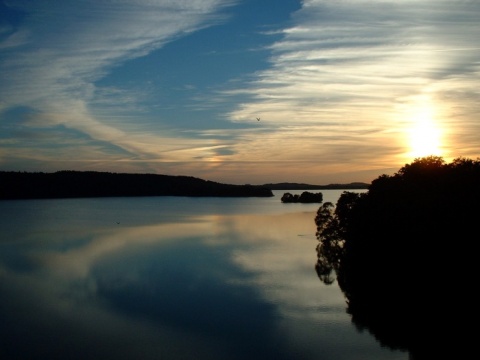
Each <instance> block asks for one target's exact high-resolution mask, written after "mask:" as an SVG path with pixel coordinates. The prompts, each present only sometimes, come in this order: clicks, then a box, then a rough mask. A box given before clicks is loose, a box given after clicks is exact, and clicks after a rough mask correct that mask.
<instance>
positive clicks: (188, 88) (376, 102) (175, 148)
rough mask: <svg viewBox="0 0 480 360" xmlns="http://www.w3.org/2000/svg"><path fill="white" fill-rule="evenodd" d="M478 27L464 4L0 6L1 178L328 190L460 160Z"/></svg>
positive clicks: (407, 0) (122, 0) (478, 129)
mask: <svg viewBox="0 0 480 360" xmlns="http://www.w3.org/2000/svg"><path fill="white" fill-rule="evenodd" d="M478 19H480V2H479V1H468V0H465V1H451V0H450V1H443V0H415V1H412V0H402V1H394V0H385V1H374V0H370V1H364V0H355V1H353V0H351V1H349V0H338V1H333V0H330V1H326V0H305V1H294V0H282V1H278V0H243V1H242V0H183V1H182V0H62V1H51V0H2V1H0V170H15V171H44V172H50V171H57V170H65V169H68V170H95V171H111V172H136V173H158V174H169V175H190V176H195V177H200V178H203V179H208V180H213V181H219V182H226V183H238V184H243V183H252V184H263V183H269V182H305V183H313V184H327V183H332V182H350V181H366V182H369V181H371V180H373V179H374V178H376V177H377V176H379V175H381V174H392V173H394V172H396V171H397V170H398V169H399V168H400V167H402V166H403V165H404V164H406V163H409V162H411V161H413V159H414V158H416V157H420V156H426V155H439V156H443V157H444V159H446V160H447V161H450V160H452V159H454V158H457V157H469V158H473V159H476V158H477V157H479V156H480V116H479V115H480V93H479V90H478V88H479V87H478V84H480V60H479V59H480V21H478ZM257 118H260V121H257Z"/></svg>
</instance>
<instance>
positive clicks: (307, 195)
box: [280, 191, 323, 203]
mask: <svg viewBox="0 0 480 360" xmlns="http://www.w3.org/2000/svg"><path fill="white" fill-rule="evenodd" d="M280 200H282V202H283V203H321V202H322V201H323V194H322V193H321V192H319V193H311V192H309V191H304V192H302V194H301V195H298V194H295V195H293V194H291V193H288V192H287V193H285V194H283V196H282V198H281V199H280Z"/></svg>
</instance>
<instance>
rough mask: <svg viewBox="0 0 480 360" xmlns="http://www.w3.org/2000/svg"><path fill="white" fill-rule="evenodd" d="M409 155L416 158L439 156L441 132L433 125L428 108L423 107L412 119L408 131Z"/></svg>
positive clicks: (430, 111) (440, 152) (440, 153)
mask: <svg viewBox="0 0 480 360" xmlns="http://www.w3.org/2000/svg"><path fill="white" fill-rule="evenodd" d="M409 150H410V152H409V155H410V157H413V158H417V157H423V156H429V155H437V156H441V155H442V151H441V132H440V129H439V127H438V126H437V124H436V123H435V121H434V119H433V116H432V110H431V108H430V107H424V108H422V109H421V110H420V111H418V113H417V114H416V115H415V116H414V117H413V119H412V125H411V128H410V130H409Z"/></svg>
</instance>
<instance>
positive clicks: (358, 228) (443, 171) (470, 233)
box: [315, 156, 480, 358]
mask: <svg viewBox="0 0 480 360" xmlns="http://www.w3.org/2000/svg"><path fill="white" fill-rule="evenodd" d="M479 185H480V161H479V160H478V159H477V160H476V161H474V160H471V159H466V158H458V159H455V160H454V161H453V162H451V163H450V164H447V163H446V162H445V161H444V160H443V158H441V157H435V156H430V157H425V158H419V159H415V160H414V161H413V163H411V164H407V165H405V166H404V167H402V168H401V169H400V170H399V171H398V172H397V173H396V174H394V175H393V176H387V175H382V176H380V177H378V178H377V179H376V180H374V181H373V182H372V183H371V185H370V187H369V188H368V191H367V192H366V193H362V194H357V193H351V192H343V193H342V195H341V196H340V198H339V200H338V202H337V204H336V207H332V206H331V205H326V204H323V205H322V207H320V208H319V209H318V212H317V215H316V217H315V223H316V225H317V239H318V240H319V244H318V246H317V257H318V259H317V264H316V267H315V268H316V270H317V274H318V275H319V278H320V280H322V281H323V282H324V283H326V284H331V283H332V282H333V281H334V279H335V278H334V275H333V272H334V273H335V275H336V279H337V281H338V284H339V286H340V288H341V290H342V291H343V293H344V295H345V298H346V300H347V312H348V313H350V314H351V315H352V321H353V322H354V324H355V325H356V326H357V327H358V328H359V329H368V330H369V331H370V332H371V333H372V334H373V335H374V336H375V337H376V338H377V339H378V340H379V341H380V343H381V344H382V345H383V346H388V347H390V348H394V349H404V350H408V351H410V354H412V358H413V357H415V358H423V357H425V358H431V355H432V354H431V351H432V349H434V348H438V344H439V343H438V341H440V343H442V342H441V341H442V340H446V339H447V338H448V342H445V344H450V345H452V344H456V345H458V342H455V341H453V339H454V338H455V337H454V335H455V334H458V333H459V329H462V328H463V326H462V327H460V320H461V319H462V317H467V318H468V313H467V310H466V309H468V307H466V305H467V304H469V301H470V299H469V298H468V297H466V296H459V289H462V288H464V289H465V290H463V291H468V289H469V286H471V282H472V281H474V278H473V274H474V273H475V271H474V268H473V267H472V264H474V263H475V260H476V259H474V258H473V254H474V252H473V249H472V244H473V243H474V241H472V240H476V238H475V234H478V225H477V224H478V221H479V219H480V212H479V204H480V190H479ZM477 236H478V235H477ZM460 269H461V270H462V271H460V272H459V270H460ZM460 294H461V292H460ZM434 308H435V309H442V312H441V313H439V312H435V311H433V309H434ZM452 309H454V310H453V311H452ZM452 329H455V332H456V333H454V332H452ZM442 344H443V343H442ZM457 349H458V348H457ZM425 353H429V355H428V356H430V357H428V356H424V354H425Z"/></svg>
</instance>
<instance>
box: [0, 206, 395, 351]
mask: <svg viewBox="0 0 480 360" xmlns="http://www.w3.org/2000/svg"><path fill="white" fill-rule="evenodd" d="M52 218H53V219H54V217H52ZM133 223H134V221H133V220H132V221H131V224H130V225H129V226H125V225H123V222H122V224H119V225H117V224H113V223H112V225H111V226H105V225H102V226H98V225H91V224H92V223H91V222H90V223H89V222H88V221H87V222H86V223H85V224H84V226H83V227H82V226H76V227H75V230H74V231H71V232H69V231H68V226H63V227H62V231H61V232H55V231H44V230H45V229H46V226H47V225H45V224H43V225H42V231H41V232H38V233H35V229H31V232H32V233H31V235H30V239H29V241H27V242H26V245H25V244H24V245H15V244H14V243H9V244H5V245H4V248H5V249H7V248H8V249H9V251H10V253H12V254H13V253H15V254H16V258H17V259H20V258H23V259H24V261H25V262H27V263H29V264H31V266H30V267H24V268H23V269H18V268H15V267H12V266H10V265H9V264H8V263H7V262H6V261H4V256H0V290H1V291H2V294H4V295H3V296H2V299H1V300H0V312H1V315H2V317H3V318H4V319H5V321H4V322H3V325H1V326H0V329H1V333H2V334H3V337H4V339H5V343H8V344H10V345H7V346H6V347H4V350H3V351H4V352H5V354H6V355H12V354H15V353H16V351H18V349H16V347H18V344H22V343H24V342H25V341H26V340H27V341H28V342H29V344H30V345H29V346H28V347H25V348H23V350H22V352H23V354H22V358H23V359H25V358H38V355H39V354H40V355H45V356H46V357H50V358H54V357H56V356H60V357H68V358H70V359H74V358H78V359H84V358H87V357H88V358H102V359H108V358H115V359H122V358H124V359H127V358H128V359H131V358H138V357H139V356H140V357H141V358H142V359H150V358H152V359H153V358H155V359H157V358H159V357H160V358H168V359H185V358H196V359H225V358H229V359H235V358H238V359H243V358H246V357H248V358H250V359H255V358H266V357H268V356H275V358H276V359H292V358H298V357H299V356H300V357H301V358H304V359H310V358H311V359H314V358H319V356H320V355H322V354H323V355H324V356H325V357H324V358H325V359H329V358H331V359H333V358H335V359H339V360H340V359H348V358H349V357H347V355H348V353H349V351H354V349H359V348H362V351H368V348H369V347H371V344H372V343H374V340H373V339H369V338H368V335H365V337H364V338H363V340H361V341H360V342H358V338H355V330H354V328H353V327H352V326H350V324H349V319H348V317H347V315H346V314H345V303H344V300H343V296H342V295H341V293H340V292H339V290H338V289H337V287H333V286H332V287H326V286H324V285H322V284H321V283H320V281H319V280H318V278H317V277H316V274H315V272H314V268H313V267H314V264H315V260H316V258H315V256H316V253H315V246H316V239H315V235H314V234H315V224H314V220H313V214H312V213H311V212H309V211H307V212H299V213H288V214H283V213H282V214H253V215H252V214H240V215H239V214H236V215H234V214H230V215H219V214H208V215H203V216H192V217H189V218H188V219H187V218H184V219H182V221H181V222H169V221H167V222H163V223H162V222H159V223H156V224H153V223H151V222H149V223H148V224H141V225H134V224H133ZM89 224H90V226H89ZM64 225H65V224H64ZM51 226H52V227H51V228H50V230H52V229H54V228H55V225H51ZM47 228H48V226H47ZM7 245H8V246H7ZM336 338H337V339H336ZM338 338H344V339H345V349H344V350H342V351H343V355H342V354H338ZM349 339H357V340H349ZM186 344H188V346H186ZM29 351H31V353H29ZM139 354H141V355H139ZM328 354H330V355H328ZM382 354H383V352H382V351H378V352H377V351H374V352H373V353H372V354H370V355H371V357H370V359H374V358H375V356H379V355H380V356H381V355H382ZM329 356H330V357H329ZM11 358H15V356H11ZM380 358H382V357H378V359H380ZM399 358H401V357H399Z"/></svg>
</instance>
